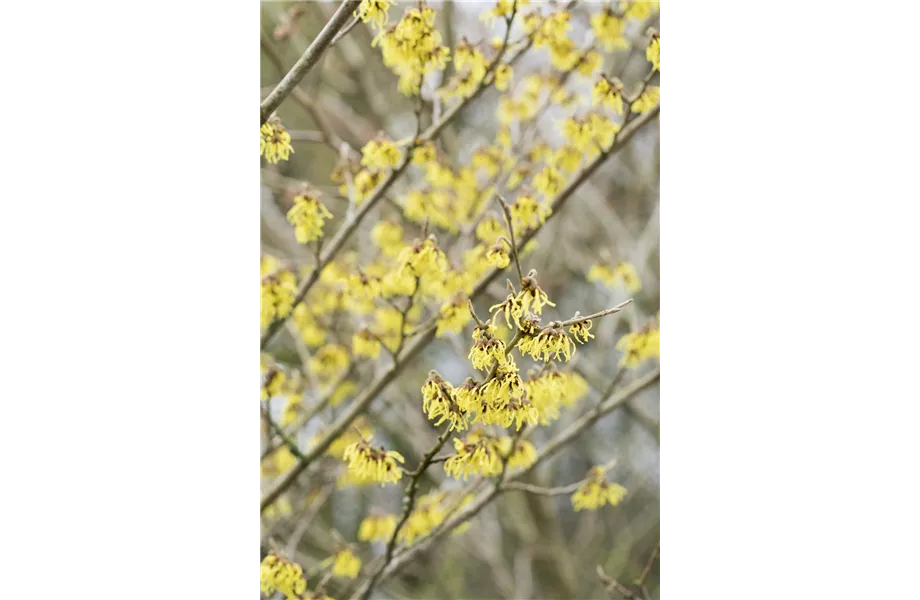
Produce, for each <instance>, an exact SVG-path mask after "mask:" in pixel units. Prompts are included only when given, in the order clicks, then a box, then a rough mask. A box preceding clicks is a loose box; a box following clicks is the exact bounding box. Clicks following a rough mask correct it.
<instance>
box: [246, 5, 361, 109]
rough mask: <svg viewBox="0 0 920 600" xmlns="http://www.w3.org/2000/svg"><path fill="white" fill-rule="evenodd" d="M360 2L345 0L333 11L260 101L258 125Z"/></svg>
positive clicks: (295, 83) (288, 92)
mask: <svg viewBox="0 0 920 600" xmlns="http://www.w3.org/2000/svg"><path fill="white" fill-rule="evenodd" d="M360 3H361V2H360V0H346V1H345V2H342V4H341V6H339V9H338V10H337V11H335V14H334V15H332V18H331V19H329V22H328V23H326V26H325V27H323V30H322V31H320V32H319V35H318V36H316V39H314V40H313V43H312V44H310V47H309V48H307V50H306V52H304V53H303V56H301V57H300V58H299V59H297V62H296V63H294V66H293V67H291V70H290V71H288V73H287V75H285V76H284V78H283V79H282V80H281V82H280V83H279V84H278V86H277V87H276V88H275V89H274V90H273V91H272V93H271V94H269V95H268V97H267V98H266V99H265V100H263V101H262V106H261V107H260V113H261V115H260V116H261V123H260V125H264V124H265V122H266V121H267V120H268V117H269V116H271V114H272V113H273V112H275V109H276V108H278V107H279V106H280V105H281V103H282V102H284V99H285V98H287V97H288V94H290V93H291V90H293V89H294V87H295V86H296V85H297V84H298V83H299V82H300V80H301V79H303V78H304V75H306V74H307V73H308V72H309V71H310V69H312V68H313V66H314V65H315V64H316V63H317V61H318V60H319V58H320V56H322V55H323V52H324V51H325V50H326V48H327V47H328V46H329V44H330V42H332V39H333V38H334V37H335V34H336V33H337V32H338V31H339V29H341V28H342V26H343V25H345V21H347V20H348V17H349V16H351V14H352V13H353V12H354V11H355V9H356V8H358V5H359V4H360Z"/></svg>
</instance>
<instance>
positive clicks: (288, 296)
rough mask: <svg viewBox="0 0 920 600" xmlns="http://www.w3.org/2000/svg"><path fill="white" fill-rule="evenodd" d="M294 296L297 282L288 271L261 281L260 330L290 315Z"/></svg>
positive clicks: (274, 274)
mask: <svg viewBox="0 0 920 600" xmlns="http://www.w3.org/2000/svg"><path fill="white" fill-rule="evenodd" d="M296 294H297V280H296V278H295V277H294V274H293V273H292V272H290V271H286V270H285V271H279V272H277V273H273V274H272V275H269V276H267V277H265V278H263V279H262V306H261V326H262V329H265V328H266V327H268V326H269V325H270V324H271V322H272V321H274V320H275V319H276V318H278V319H283V318H284V317H286V316H288V315H289V314H290V313H291V308H292V307H293V305H294V296H295V295H296Z"/></svg>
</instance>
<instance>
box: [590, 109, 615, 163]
mask: <svg viewBox="0 0 920 600" xmlns="http://www.w3.org/2000/svg"><path fill="white" fill-rule="evenodd" d="M588 123H589V124H590V125H591V131H592V132H594V141H595V142H597V146H594V147H591V148H589V150H588V153H587V154H588V156H589V157H592V158H593V157H594V156H596V155H597V152H598V147H599V148H604V149H607V148H610V146H611V145H612V144H613V139H614V138H615V137H616V135H617V133H619V131H620V126H619V124H617V123H614V122H613V121H611V120H610V118H609V117H607V116H606V115H599V114H596V113H594V114H591V115H588Z"/></svg>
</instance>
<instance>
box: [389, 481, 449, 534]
mask: <svg viewBox="0 0 920 600" xmlns="http://www.w3.org/2000/svg"><path fill="white" fill-rule="evenodd" d="M445 497H446V494H443V493H431V494H425V495H424V496H422V497H420V498H419V499H418V501H417V502H416V504H415V508H414V509H412V512H411V513H409V518H408V519H407V520H406V523H405V524H404V525H403V526H402V528H400V530H399V533H398V534H396V541H398V542H400V543H402V544H411V543H412V542H413V541H415V539H416V538H419V537H421V536H423V535H427V534H428V533H431V531H432V530H433V529H434V528H435V527H437V526H438V525H440V524H441V523H443V522H444V519H445V518H447V511H445V510H444V506H443V502H444V499H445Z"/></svg>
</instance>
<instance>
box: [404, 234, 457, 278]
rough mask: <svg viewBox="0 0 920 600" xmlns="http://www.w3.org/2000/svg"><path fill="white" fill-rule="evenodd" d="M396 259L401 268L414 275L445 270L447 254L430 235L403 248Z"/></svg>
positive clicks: (420, 275) (419, 275) (418, 275)
mask: <svg viewBox="0 0 920 600" xmlns="http://www.w3.org/2000/svg"><path fill="white" fill-rule="evenodd" d="M396 260H397V262H398V263H400V265H401V268H402V269H404V270H406V271H407V272H408V273H410V274H412V275H414V276H415V277H423V276H425V275H428V274H437V273H441V272H444V271H446V270H447V256H445V254H444V251H443V250H441V249H440V248H439V247H438V244H437V242H435V241H434V240H433V239H431V238H430V237H429V238H428V239H427V240H425V241H424V242H419V243H416V244H414V245H413V246H407V247H406V248H403V249H402V251H401V252H400V253H399V256H398V257H397V259H396Z"/></svg>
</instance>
